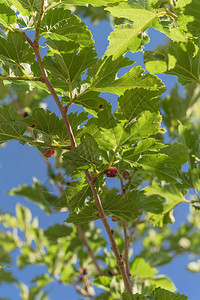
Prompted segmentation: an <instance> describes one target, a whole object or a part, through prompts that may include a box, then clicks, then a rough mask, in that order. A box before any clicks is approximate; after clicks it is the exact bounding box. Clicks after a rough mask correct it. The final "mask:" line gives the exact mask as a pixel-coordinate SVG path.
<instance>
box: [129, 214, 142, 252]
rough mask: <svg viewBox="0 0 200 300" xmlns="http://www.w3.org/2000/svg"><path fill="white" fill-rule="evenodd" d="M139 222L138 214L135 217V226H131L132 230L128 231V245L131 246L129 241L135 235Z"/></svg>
mask: <svg viewBox="0 0 200 300" xmlns="http://www.w3.org/2000/svg"><path fill="white" fill-rule="evenodd" d="M139 224H140V216H139V217H138V218H137V220H136V223H135V226H134V227H133V230H132V231H131V232H130V235H129V244H128V246H129V247H130V246H131V243H132V241H133V238H134V236H135V233H136V230H137V227H138V225H139Z"/></svg>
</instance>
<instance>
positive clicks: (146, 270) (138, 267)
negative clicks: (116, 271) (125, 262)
mask: <svg viewBox="0 0 200 300" xmlns="http://www.w3.org/2000/svg"><path fill="white" fill-rule="evenodd" d="M130 272H131V275H132V276H140V277H141V278H145V277H148V278H151V277H154V275H155V274H156V273H158V271H157V270H156V269H155V268H152V267H151V266H150V265H149V264H148V263H147V262H146V261H145V260H144V258H142V257H136V258H135V259H134V261H133V262H132V263H131V264H130Z"/></svg>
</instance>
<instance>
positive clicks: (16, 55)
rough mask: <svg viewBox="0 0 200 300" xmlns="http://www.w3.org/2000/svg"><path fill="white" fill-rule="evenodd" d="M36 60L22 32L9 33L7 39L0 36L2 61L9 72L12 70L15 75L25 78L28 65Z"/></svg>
mask: <svg viewBox="0 0 200 300" xmlns="http://www.w3.org/2000/svg"><path fill="white" fill-rule="evenodd" d="M34 58H35V56H34V52H33V49H32V48H30V47H29V45H28V43H27V42H26V40H25V38H24V37H23V35H22V34H20V32H9V33H8V35H7V38H6V39H5V38H3V37H2V36H0V60H1V61H2V63H3V67H4V68H7V69H8V72H9V69H10V70H12V71H13V72H14V73H15V75H17V76H24V73H25V70H26V66H27V64H28V63H32V62H33V61H34ZM25 78H26V77H25Z"/></svg>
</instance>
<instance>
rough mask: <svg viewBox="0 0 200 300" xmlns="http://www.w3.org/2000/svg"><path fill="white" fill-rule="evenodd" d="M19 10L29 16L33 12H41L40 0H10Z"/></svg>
mask: <svg viewBox="0 0 200 300" xmlns="http://www.w3.org/2000/svg"><path fill="white" fill-rule="evenodd" d="M10 2H11V3H12V4H13V5H14V6H15V7H16V8H17V10H18V11H19V12H20V13H22V14H23V15H24V16H29V15H31V13H34V12H39V10H40V6H41V2H40V0H10Z"/></svg>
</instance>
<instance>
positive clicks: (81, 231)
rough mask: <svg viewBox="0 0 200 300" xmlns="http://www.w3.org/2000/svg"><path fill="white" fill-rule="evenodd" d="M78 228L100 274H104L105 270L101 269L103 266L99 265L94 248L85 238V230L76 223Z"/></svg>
mask: <svg viewBox="0 0 200 300" xmlns="http://www.w3.org/2000/svg"><path fill="white" fill-rule="evenodd" d="M76 228H77V231H78V234H79V236H80V239H81V240H82V242H83V244H84V245H85V246H86V248H87V250H88V253H89V255H90V257H91V258H92V262H93V264H94V265H95V267H96V269H97V271H98V273H99V275H104V273H103V271H102V270H101V268H100V266H99V264H98V262H97V260H96V257H95V255H94V253H93V251H92V249H91V248H90V246H89V244H88V241H87V239H86V238H85V235H84V232H83V230H82V228H81V226H80V225H76Z"/></svg>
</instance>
